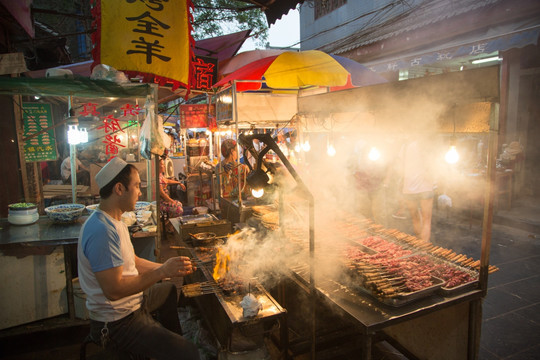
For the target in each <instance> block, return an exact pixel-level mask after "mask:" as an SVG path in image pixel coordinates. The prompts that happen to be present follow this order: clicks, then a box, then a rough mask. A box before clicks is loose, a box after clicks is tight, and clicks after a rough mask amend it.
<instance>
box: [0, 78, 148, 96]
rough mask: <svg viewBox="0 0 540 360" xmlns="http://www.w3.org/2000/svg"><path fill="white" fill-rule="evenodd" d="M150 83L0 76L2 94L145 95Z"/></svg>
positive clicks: (0, 93) (0, 91)
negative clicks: (119, 83)
mask: <svg viewBox="0 0 540 360" xmlns="http://www.w3.org/2000/svg"><path fill="white" fill-rule="evenodd" d="M151 91H152V90H151V87H150V85H148V84H138V85H129V86H121V85H118V84H116V83H114V82H112V81H108V80H90V79H89V78H86V77H83V76H74V77H73V78H71V79H64V78H42V79H31V78H23V77H18V78H12V77H3V76H0V95H13V94H20V95H30V96H32V95H39V96H70V95H74V96H78V97H89V98H99V97H122V98H125V97H145V96H146V95H149V94H151Z"/></svg>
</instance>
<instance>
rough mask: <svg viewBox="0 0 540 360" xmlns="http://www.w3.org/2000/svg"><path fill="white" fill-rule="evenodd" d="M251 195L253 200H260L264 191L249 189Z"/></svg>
mask: <svg viewBox="0 0 540 360" xmlns="http://www.w3.org/2000/svg"><path fill="white" fill-rule="evenodd" d="M251 195H253V197H254V198H257V199H258V198H260V197H261V196H263V195H264V189H258V190H257V189H251Z"/></svg>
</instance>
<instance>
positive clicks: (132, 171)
mask: <svg viewBox="0 0 540 360" xmlns="http://www.w3.org/2000/svg"><path fill="white" fill-rule="evenodd" d="M95 180H96V183H97V185H98V187H99V195H100V196H101V201H100V203H99V206H98V207H97V208H96V210H95V211H94V212H93V213H92V215H90V217H89V218H88V219H87V220H86V222H85V223H84V224H83V226H82V229H81V232H80V235H79V241H78V247H77V258H78V259H77V261H78V274H79V282H80V284H81V288H82V290H83V291H84V293H85V294H86V307H87V309H88V313H89V317H90V335H91V337H92V338H93V339H94V341H96V342H97V343H100V344H101V345H102V346H108V345H113V346H115V347H116V348H117V349H118V350H119V351H122V352H129V353H130V354H132V355H140V356H144V357H148V358H153V359H164V360H165V359H195V360H197V359H199V353H198V350H197V347H196V346H195V345H194V344H192V343H191V342H189V341H188V340H186V339H185V338H184V337H182V336H181V328H180V322H179V320H178V310H177V301H178V298H177V296H178V295H177V290H176V286H175V285H174V284H173V283H171V282H160V281H162V280H164V279H166V278H171V277H182V276H186V275H188V274H191V273H192V272H193V271H194V270H195V267H194V266H193V265H192V264H191V261H190V259H189V258H188V257H184V256H179V257H173V258H170V259H168V260H167V261H166V262H165V263H163V264H160V263H155V262H152V261H149V260H145V259H142V258H139V257H138V256H137V255H135V252H134V250H133V245H132V244H131V238H130V235H129V231H128V228H127V225H126V224H124V222H122V219H121V217H122V214H123V213H124V212H125V211H133V210H134V209H135V203H136V202H137V199H138V198H139V196H140V195H141V191H140V183H141V180H140V177H139V173H138V171H137V168H136V167H135V166H133V165H131V164H128V163H126V162H125V161H124V160H122V159H120V158H118V157H115V158H113V159H112V160H111V161H109V162H108V163H107V164H106V165H105V166H104V167H103V168H102V169H101V170H100V171H99V172H98V173H97V175H96V177H95ZM154 313H155V314H156V316H157V318H158V319H159V321H160V322H158V321H156V320H155V319H154V318H153V317H152V315H151V314H154Z"/></svg>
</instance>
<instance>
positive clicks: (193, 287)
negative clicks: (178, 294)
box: [182, 281, 221, 297]
mask: <svg viewBox="0 0 540 360" xmlns="http://www.w3.org/2000/svg"><path fill="white" fill-rule="evenodd" d="M182 292H183V293H184V295H185V296H186V297H196V296H202V295H207V294H215V293H219V292H221V289H220V287H219V286H218V284H216V283H215V282H213V281H205V282H198V283H193V284H188V285H184V286H182Z"/></svg>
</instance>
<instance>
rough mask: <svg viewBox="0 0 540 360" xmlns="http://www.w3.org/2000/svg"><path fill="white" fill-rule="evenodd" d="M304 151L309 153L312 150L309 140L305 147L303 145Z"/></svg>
mask: <svg viewBox="0 0 540 360" xmlns="http://www.w3.org/2000/svg"><path fill="white" fill-rule="evenodd" d="M302 150H304V151H305V152H308V151H309V150H311V146H310V145H309V140H306V142H305V143H304V145H302Z"/></svg>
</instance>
